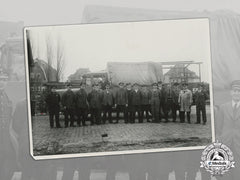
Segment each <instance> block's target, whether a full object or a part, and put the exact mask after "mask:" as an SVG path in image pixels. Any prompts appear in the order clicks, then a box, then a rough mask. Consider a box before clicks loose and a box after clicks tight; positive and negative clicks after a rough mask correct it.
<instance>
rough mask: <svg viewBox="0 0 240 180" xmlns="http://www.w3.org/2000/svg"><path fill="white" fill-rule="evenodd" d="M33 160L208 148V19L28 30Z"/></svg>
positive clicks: (211, 123) (211, 131)
mask: <svg viewBox="0 0 240 180" xmlns="http://www.w3.org/2000/svg"><path fill="white" fill-rule="evenodd" d="M24 43H25V44H24V45H25V57H26V58H25V59H26V61H25V62H26V74H27V91H28V92H27V96H28V118H29V137H30V138H29V141H30V150H31V154H32V156H33V157H34V159H37V160H39V159H52V158H65V157H84V156H102V155H117V154H132V153H147V152H161V151H177V150H195V149H204V147H205V146H206V145H208V144H210V143H211V142H213V141H214V140H215V136H214V134H215V133H214V116H213V95H212V74H211V49H210V31H209V20H208V19H207V18H196V19H176V20H161V21H139V22H119V23H102V24H81V25H61V26H60V25H58V26H38V27H37V26H36V27H26V28H25V29H24Z"/></svg>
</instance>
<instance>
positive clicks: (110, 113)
mask: <svg viewBox="0 0 240 180" xmlns="http://www.w3.org/2000/svg"><path fill="white" fill-rule="evenodd" d="M108 122H109V123H112V106H108Z"/></svg>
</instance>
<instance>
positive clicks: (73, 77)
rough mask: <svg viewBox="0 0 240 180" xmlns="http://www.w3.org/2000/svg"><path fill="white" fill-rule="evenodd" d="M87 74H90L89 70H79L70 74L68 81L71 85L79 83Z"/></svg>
mask: <svg viewBox="0 0 240 180" xmlns="http://www.w3.org/2000/svg"><path fill="white" fill-rule="evenodd" d="M89 72H90V70H89V68H79V69H77V70H76V72H75V73H74V74H71V75H70V76H68V81H69V82H72V83H74V82H75V83H76V82H81V81H82V76H83V75H84V74H86V73H89Z"/></svg>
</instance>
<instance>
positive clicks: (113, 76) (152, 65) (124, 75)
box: [107, 62, 163, 85]
mask: <svg viewBox="0 0 240 180" xmlns="http://www.w3.org/2000/svg"><path fill="white" fill-rule="evenodd" d="M107 71H108V77H109V80H110V82H111V83H112V84H115V85H117V84H118V83H119V82H124V83H138V84H141V85H143V84H144V85H151V84H152V83H154V82H158V81H161V80H162V79H163V71H162V65H161V63H156V62H141V63H133V62H129V63H127V62H108V63H107Z"/></svg>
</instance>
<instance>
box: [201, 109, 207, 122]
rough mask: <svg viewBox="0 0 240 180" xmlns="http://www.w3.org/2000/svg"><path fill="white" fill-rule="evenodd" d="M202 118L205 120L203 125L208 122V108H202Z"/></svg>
mask: <svg viewBox="0 0 240 180" xmlns="http://www.w3.org/2000/svg"><path fill="white" fill-rule="evenodd" d="M202 118H203V123H206V122H207V114H206V106H205V105H204V106H203V107H202Z"/></svg>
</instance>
